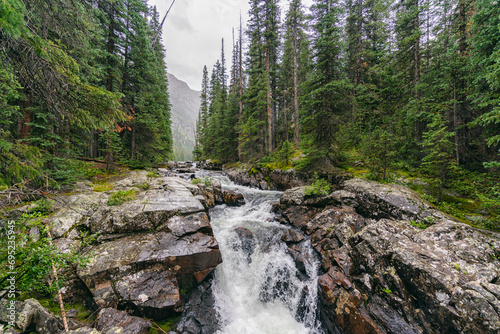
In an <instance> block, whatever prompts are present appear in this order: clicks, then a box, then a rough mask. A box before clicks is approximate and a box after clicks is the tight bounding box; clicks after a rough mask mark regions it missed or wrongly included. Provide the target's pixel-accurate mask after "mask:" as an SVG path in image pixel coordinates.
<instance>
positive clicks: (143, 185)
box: [136, 182, 150, 190]
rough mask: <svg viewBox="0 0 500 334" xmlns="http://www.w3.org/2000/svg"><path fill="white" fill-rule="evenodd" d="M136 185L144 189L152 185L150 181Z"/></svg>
mask: <svg viewBox="0 0 500 334" xmlns="http://www.w3.org/2000/svg"><path fill="white" fill-rule="evenodd" d="M136 187H137V188H139V189H142V190H148V189H149V187H150V185H149V183H147V182H144V183H141V184H139V185H137V186H136Z"/></svg>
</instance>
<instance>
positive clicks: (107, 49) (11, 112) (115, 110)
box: [0, 0, 172, 190]
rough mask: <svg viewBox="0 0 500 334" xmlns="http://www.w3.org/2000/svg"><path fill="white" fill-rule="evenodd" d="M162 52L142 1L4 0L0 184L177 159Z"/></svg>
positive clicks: (157, 28)
mask: <svg viewBox="0 0 500 334" xmlns="http://www.w3.org/2000/svg"><path fill="white" fill-rule="evenodd" d="M164 56H165V50H164V47H163V45H162V38H161V23H160V15H159V13H158V11H157V10H156V8H155V7H150V6H148V5H147V2H146V1H144V0H113V1H103V0H37V1H31V0H2V1H0V64H1V65H0V187H3V188H4V189H5V188H6V187H10V186H13V185H18V188H19V187H32V188H37V187H40V186H47V187H49V188H50V187H54V186H55V187H59V186H60V185H61V184H68V183H71V182H73V181H74V180H75V178H77V177H79V176H81V175H80V174H82V172H85V170H88V168H87V169H86V165H85V164H84V163H83V162H82V161H81V160H82V159H83V160H92V161H94V160H95V161H101V162H103V163H105V165H106V167H107V168H112V167H113V166H114V165H115V164H116V163H118V162H120V163H122V164H123V163H125V164H128V165H129V166H139V167H140V166H147V165H152V164H158V163H161V162H165V161H167V160H168V159H171V158H172V135H171V129H170V105H169V96H168V92H167V78H166V65H165V62H164ZM76 158H78V159H79V160H77V159H76ZM0 190H1V189H0Z"/></svg>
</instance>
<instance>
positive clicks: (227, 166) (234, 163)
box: [224, 161, 241, 168]
mask: <svg viewBox="0 0 500 334" xmlns="http://www.w3.org/2000/svg"><path fill="white" fill-rule="evenodd" d="M224 167H226V168H239V167H241V162H239V161H237V162H231V163H228V164H225V165H224Z"/></svg>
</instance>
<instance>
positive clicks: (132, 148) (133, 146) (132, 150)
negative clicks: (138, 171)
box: [130, 122, 135, 160]
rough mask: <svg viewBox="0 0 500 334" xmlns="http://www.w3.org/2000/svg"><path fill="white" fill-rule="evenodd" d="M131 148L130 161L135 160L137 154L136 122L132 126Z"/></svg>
mask: <svg viewBox="0 0 500 334" xmlns="http://www.w3.org/2000/svg"><path fill="white" fill-rule="evenodd" d="M130 146H131V148H130V151H131V153H130V160H134V154H135V122H134V123H133V124H132V143H131V145H130Z"/></svg>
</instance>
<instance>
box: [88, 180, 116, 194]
mask: <svg viewBox="0 0 500 334" xmlns="http://www.w3.org/2000/svg"><path fill="white" fill-rule="evenodd" d="M92 189H93V190H94V191H96V192H103V191H109V190H111V189H113V185H112V184H110V183H108V182H106V181H102V182H99V183H97V184H94V185H93V186H92Z"/></svg>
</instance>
